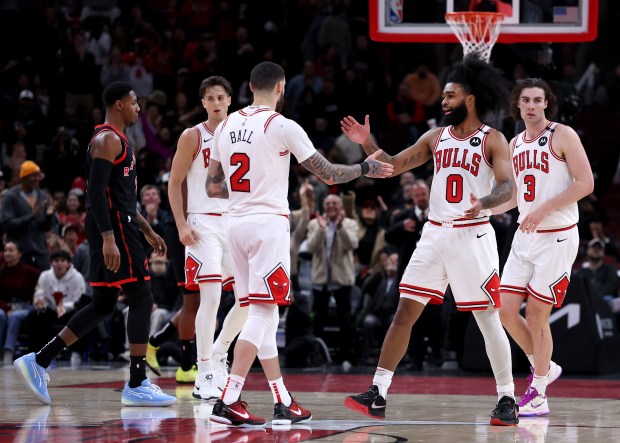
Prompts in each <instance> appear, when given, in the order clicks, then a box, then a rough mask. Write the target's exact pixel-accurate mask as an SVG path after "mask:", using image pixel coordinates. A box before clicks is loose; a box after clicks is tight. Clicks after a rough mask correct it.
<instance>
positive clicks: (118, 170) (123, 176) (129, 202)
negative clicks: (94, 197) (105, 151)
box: [86, 124, 138, 214]
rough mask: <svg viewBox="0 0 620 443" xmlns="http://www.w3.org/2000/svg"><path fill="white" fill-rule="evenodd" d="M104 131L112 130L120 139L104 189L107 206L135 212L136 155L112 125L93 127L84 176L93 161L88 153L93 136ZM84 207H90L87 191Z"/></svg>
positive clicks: (88, 173)
mask: <svg viewBox="0 0 620 443" xmlns="http://www.w3.org/2000/svg"><path fill="white" fill-rule="evenodd" d="M105 131H111V132H114V133H115V134H116V135H117V136H118V138H119V139H120V141H121V146H122V149H121V152H120V154H119V155H118V156H117V157H116V159H114V166H113V167H112V173H111V174H110V181H109V182H108V186H107V190H106V198H107V200H108V208H109V209H117V210H119V211H122V212H129V213H132V214H135V213H136V205H137V192H138V189H137V187H138V180H137V174H136V155H135V153H134V151H133V149H132V147H131V146H130V144H129V141H128V140H127V137H125V135H124V134H122V133H121V132H119V131H117V130H116V129H115V128H114V127H113V126H111V125H108V124H103V125H98V126H96V127H95V133H94V134H93V136H92V138H91V141H90V143H89V145H88V152H87V155H86V176H87V177H90V168H91V164H92V161H93V159H92V157H91V155H90V148H91V144H92V141H93V140H94V139H95V137H97V135H99V134H101V133H102V132H105ZM87 186H88V184H87ZM86 207H90V204H89V202H88V193H87V198H86Z"/></svg>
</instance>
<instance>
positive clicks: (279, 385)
mask: <svg viewBox="0 0 620 443" xmlns="http://www.w3.org/2000/svg"><path fill="white" fill-rule="evenodd" d="M284 85H285V76H284V70H283V69H282V67H281V66H280V65H277V64H275V63H271V62H263V63H260V64H258V65H256V66H255V67H254V69H252V72H251V74H250V89H251V90H252V92H253V93H254V102H253V104H252V105H251V106H248V107H246V108H243V109H241V110H239V111H238V112H235V113H233V114H231V115H230V116H229V117H228V118H227V119H226V120H224V122H222V123H221V124H220V126H218V128H217V130H216V132H215V143H214V146H213V152H212V154H211V162H210V164H209V174H208V177H207V183H206V187H207V192H208V195H209V196H210V197H222V198H228V202H229V209H228V210H229V218H228V231H227V238H228V243H229V246H230V249H231V254H232V257H233V267H234V274H235V281H236V285H237V291H238V293H239V296H240V297H241V296H248V299H249V303H250V308H249V313H248V319H247V322H246V324H245V326H244V327H243V329H242V331H241V334H240V335H239V339H238V340H237V344H236V346H235V356H234V361H233V366H232V368H231V371H230V376H229V377H228V383H227V385H226V388H225V389H224V392H223V393H222V397H221V399H220V400H218V401H217V402H216V404H215V406H214V408H213V413H212V415H211V420H212V421H215V422H218V423H224V424H227V425H233V426H241V425H244V426H263V425H264V424H265V419H264V418H262V417H257V416H255V415H253V414H251V413H250V412H249V411H248V409H247V404H246V403H245V402H243V401H241V400H239V397H240V395H241V389H242V387H243V384H244V381H245V377H246V376H247V374H248V371H249V370H250V366H251V365H252V362H253V361H254V359H255V357H256V356H257V355H258V358H259V360H260V362H261V365H262V366H263V369H264V371H265V375H266V376H267V380H268V381H269V386H270V388H271V391H272V394H273V399H274V403H275V406H274V414H273V422H272V423H273V424H275V425H278V424H291V423H299V422H303V421H308V420H310V419H311V418H312V414H311V412H310V411H308V410H307V409H305V408H303V407H301V406H300V404H299V403H298V402H296V401H295V400H294V399H293V398H292V397H291V394H290V393H289V392H288V390H287V389H286V387H285V385H284V382H283V380H282V374H281V372H280V365H279V362H278V348H277V346H276V331H277V328H278V305H288V304H289V303H290V302H291V299H290V293H291V292H290V291H291V282H290V258H291V257H290V234H289V221H288V215H289V212H290V211H289V207H288V201H287V191H288V177H289V166H290V161H291V154H293V155H294V156H295V158H296V159H297V160H298V161H299V162H300V163H301V164H302V166H304V167H305V168H306V169H308V170H309V171H311V172H313V173H315V174H316V175H317V176H318V177H319V178H320V179H321V180H323V181H324V182H326V183H328V184H334V183H344V182H347V181H351V180H353V179H355V178H357V177H360V176H361V175H362V174H365V175H366V176H368V177H374V178H380V177H389V176H390V175H391V173H392V170H393V167H392V166H391V165H387V164H384V163H381V162H379V161H377V160H375V157H377V156H378V155H379V154H380V152H377V153H375V154H374V155H373V156H371V157H369V158H367V159H366V160H365V161H364V162H363V163H361V164H357V165H350V166H346V165H333V164H331V163H330V162H328V161H327V160H326V159H325V158H324V157H323V156H322V155H321V154H320V153H318V152H317V151H316V149H315V148H314V146H313V145H312V143H311V142H310V139H309V138H308V136H307V134H306V133H305V131H304V130H303V129H302V128H301V127H300V126H299V125H298V124H297V123H295V122H294V121H293V120H289V119H287V118H285V117H283V116H281V115H280V114H278V113H277V112H275V110H276V109H278V108H279V105H280V104H281V103H282V101H283V97H284Z"/></svg>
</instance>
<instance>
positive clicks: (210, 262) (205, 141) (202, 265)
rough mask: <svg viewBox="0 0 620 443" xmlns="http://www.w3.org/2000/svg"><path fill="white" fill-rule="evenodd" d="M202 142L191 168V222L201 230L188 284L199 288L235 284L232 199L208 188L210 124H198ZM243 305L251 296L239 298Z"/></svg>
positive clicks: (189, 252)
mask: <svg viewBox="0 0 620 443" xmlns="http://www.w3.org/2000/svg"><path fill="white" fill-rule="evenodd" d="M194 128H195V130H196V131H197V132H198V137H199V142H198V146H197V147H196V152H195V154H194V158H193V160H192V163H191V164H190V167H189V169H188V171H187V223H188V224H189V226H190V227H191V228H192V229H193V230H194V231H196V232H197V233H198V242H197V243H196V244H195V245H192V246H187V247H186V248H185V286H186V287H187V288H188V289H192V290H197V289H198V284H199V283H206V282H213V283H221V284H222V286H224V287H225V288H226V289H231V285H232V284H233V283H234V278H233V269H232V258H231V256H230V250H229V248H228V245H227V242H226V218H227V217H226V211H227V208H228V202H227V201H226V200H224V199H221V198H209V197H208V196H207V193H206V191H205V183H206V180H207V169H208V167H209V159H210V158H211V151H212V147H213V134H212V133H211V131H209V128H207V125H206V123H204V122H203V123H200V124H198V125H196V126H194ZM239 302H240V304H241V306H244V305H247V299H245V300H243V299H240V300H239Z"/></svg>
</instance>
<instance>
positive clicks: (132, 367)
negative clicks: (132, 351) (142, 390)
mask: <svg viewBox="0 0 620 443" xmlns="http://www.w3.org/2000/svg"><path fill="white" fill-rule="evenodd" d="M143 380H146V356H145V355H130V356H129V387H130V388H137V387H138V386H140V385H141V384H142V381H143Z"/></svg>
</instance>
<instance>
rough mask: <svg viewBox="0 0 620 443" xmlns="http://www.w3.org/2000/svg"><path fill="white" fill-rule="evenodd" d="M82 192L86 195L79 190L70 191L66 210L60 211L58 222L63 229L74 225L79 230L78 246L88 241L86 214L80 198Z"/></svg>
mask: <svg viewBox="0 0 620 443" xmlns="http://www.w3.org/2000/svg"><path fill="white" fill-rule="evenodd" d="M80 192H81V193H82V195H83V194H84V192H83V191H82V190H81V189H79V188H78V189H72V190H71V191H69V195H67V200H66V202H65V210H64V211H60V210H59V211H58V222H59V224H60V226H62V227H63V229H64V227H66V226H67V225H72V226H74V227H75V228H77V233H78V239H77V244H80V243H82V242H83V241H84V240H85V239H86V233H85V231H84V223H85V222H86V212H85V211H84V209H83V208H82V202H81V201H80V197H79V196H80ZM61 234H62V233H61Z"/></svg>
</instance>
